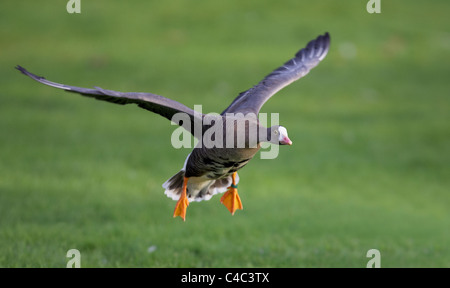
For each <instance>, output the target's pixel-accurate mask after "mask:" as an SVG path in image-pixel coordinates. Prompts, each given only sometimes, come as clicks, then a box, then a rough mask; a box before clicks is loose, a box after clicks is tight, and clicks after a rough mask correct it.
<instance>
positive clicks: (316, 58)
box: [16, 32, 330, 221]
mask: <svg viewBox="0 0 450 288" xmlns="http://www.w3.org/2000/svg"><path fill="white" fill-rule="evenodd" d="M329 46H330V36H329V34H328V32H327V33H325V34H323V35H320V36H318V37H317V38H316V39H314V40H311V41H310V42H309V43H308V44H307V45H306V47H305V48H303V49H301V50H300V51H298V52H297V53H296V54H295V57H294V58H292V59H290V60H289V61H287V62H286V63H285V64H284V65H282V66H280V67H279V68H277V69H275V70H274V71H272V72H271V73H270V74H269V75H267V76H266V77H264V78H263V80H261V81H260V82H259V83H258V84H256V85H255V86H253V87H252V88H250V89H249V90H247V91H245V92H242V93H240V94H239V95H238V96H237V97H236V98H235V99H234V100H233V101H232V102H231V104H230V105H229V106H228V107H227V108H226V109H225V110H224V111H223V112H222V113H221V114H211V115H210V114H203V113H198V112H197V111H195V110H193V109H190V108H188V107H187V106H185V105H183V104H181V103H179V102H177V101H174V100H171V99H169V98H166V97H163V96H160V95H156V94H152V93H142V92H118V91H113V90H107V89H102V88H100V87H96V86H94V88H93V89H90V88H82V87H76V86H70V85H65V84H60V83H56V82H51V81H49V80H46V79H45V78H44V77H40V76H37V75H35V74H33V73H31V72H29V71H27V70H26V69H25V68H23V67H21V66H16V69H18V70H19V71H20V72H22V73H23V74H25V75H27V76H29V77H31V78H32V79H34V80H36V81H38V82H40V83H42V84H45V85H48V86H51V87H55V88H59V89H62V90H65V91H67V92H73V93H78V94H81V95H83V96H87V97H92V98H95V99H98V100H103V101H107V102H112V103H115V104H121V105H124V104H136V105H138V106H139V107H141V108H143V109H146V110H149V111H151V112H154V113H157V114H159V115H161V116H163V117H165V118H167V119H169V120H171V121H173V122H175V123H176V124H178V125H180V126H181V127H183V128H184V129H186V130H187V131H189V132H190V133H191V134H192V135H193V136H194V137H195V138H197V139H198V140H199V141H198V144H197V145H196V146H195V147H194V148H193V150H192V151H191V153H190V154H189V155H188V156H187V158H186V160H185V161H184V165H183V168H182V169H181V170H180V171H179V172H178V173H176V174H175V175H173V176H172V177H171V178H169V179H168V180H167V181H166V182H165V183H164V184H163V185H162V187H163V188H164V189H165V192H164V193H165V194H166V195H167V196H168V197H169V198H172V199H173V200H176V201H177V203H176V205H175V210H174V213H173V217H177V216H180V217H181V218H182V219H183V221H185V220H186V209H187V207H188V205H189V202H191V201H202V200H209V199H211V197H212V196H214V195H215V194H219V193H224V194H223V196H222V197H221V198H220V202H221V203H222V204H223V205H224V206H225V207H226V208H227V209H228V210H229V211H230V213H231V214H232V215H234V213H235V211H236V210H238V209H239V210H242V209H243V205H242V202H241V199H240V197H239V194H238V193H237V187H238V186H237V185H238V183H239V176H238V174H237V171H238V170H239V169H241V168H242V167H244V166H245V165H246V164H247V163H248V162H249V161H250V160H251V159H252V158H253V156H254V155H255V154H256V153H257V152H258V151H259V149H260V148H261V143H264V142H268V143H272V144H276V145H292V141H291V140H290V139H289V137H288V133H287V129H286V128H285V127H283V126H280V125H274V126H272V127H263V125H261V124H260V123H259V121H258V118H257V115H258V114H259V111H260V109H261V107H262V106H263V105H264V103H265V102H266V101H267V100H269V98H271V97H272V96H273V95H274V94H275V93H277V92H278V91H279V90H281V89H282V88H284V87H285V86H287V85H289V84H290V83H292V82H294V81H296V80H298V79H300V78H302V77H303V76H305V75H306V74H308V73H309V71H310V70H311V69H312V68H314V67H316V66H317V65H318V64H319V62H320V61H322V60H323V59H324V58H325V56H326V55H327V53H328V49H329ZM237 115H244V117H238V116H237ZM178 116H180V117H178ZM247 116H248V117H247ZM177 117H178V118H177ZM176 119H178V120H176ZM195 127H200V128H201V133H198V132H195V129H194V128H195ZM213 128H214V129H213ZM210 130H214V131H213V132H211V131H210ZM250 131H252V133H250ZM207 134H208V137H205V136H206V135H207ZM218 140H221V141H218ZM238 142H239V143H238ZM217 143H219V144H220V143H222V144H223V143H226V144H227V145H225V147H224V146H223V145H217Z"/></svg>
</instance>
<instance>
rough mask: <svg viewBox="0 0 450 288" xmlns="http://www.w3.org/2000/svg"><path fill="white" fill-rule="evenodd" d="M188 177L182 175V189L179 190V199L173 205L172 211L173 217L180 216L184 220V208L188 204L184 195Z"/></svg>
mask: <svg viewBox="0 0 450 288" xmlns="http://www.w3.org/2000/svg"><path fill="white" fill-rule="evenodd" d="M188 179H189V178H186V177H184V182H183V191H182V192H181V196H180V199H179V200H178V202H177V205H176V206H175V211H174V212H173V217H177V216H180V217H181V218H182V219H183V221H186V208H187V207H188V206H189V201H188V199H187V197H186V185H187V182H188Z"/></svg>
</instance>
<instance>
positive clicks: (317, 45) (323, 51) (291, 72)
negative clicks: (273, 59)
mask: <svg viewBox="0 0 450 288" xmlns="http://www.w3.org/2000/svg"><path fill="white" fill-rule="evenodd" d="M329 47H330V35H329V34H328V33H325V34H324V35H321V36H319V37H317V38H316V39H315V40H312V41H310V42H309V43H308V45H307V46H306V47H305V48H303V49H302V50H300V51H298V52H297V54H295V57H294V58H292V59H291V60H289V61H288V62H286V63H285V64H284V65H283V66H281V67H279V68H278V69H276V70H274V71H273V72H272V73H270V74H269V75H267V76H266V77H265V78H264V79H263V80H262V81H261V82H259V83H258V84H257V85H256V86H254V87H253V88H251V89H249V90H247V91H245V92H242V93H241V94H239V96H238V97H236V99H234V101H233V102H232V103H231V105H230V106H228V108H227V109H225V111H223V112H222V115H225V113H238V112H239V113H243V114H247V113H254V114H258V113H259V110H260V109H261V107H262V106H263V105H264V103H266V101H267V100H269V98H270V97H272V95H274V94H275V93H277V92H278V91H279V90H281V89H282V88H283V87H285V86H287V85H289V84H291V83H292V82H294V81H296V80H298V79H300V78H302V77H303V76H305V75H306V74H308V73H309V71H310V70H311V69H312V68H314V67H316V66H317V65H318V64H319V62H320V61H322V60H323V59H324V58H325V56H326V55H327V53H328V48H329Z"/></svg>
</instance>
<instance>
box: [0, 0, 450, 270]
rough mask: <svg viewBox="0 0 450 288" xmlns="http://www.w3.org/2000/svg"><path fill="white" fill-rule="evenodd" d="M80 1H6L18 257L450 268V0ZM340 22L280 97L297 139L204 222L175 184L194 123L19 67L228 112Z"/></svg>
mask: <svg viewBox="0 0 450 288" xmlns="http://www.w3.org/2000/svg"><path fill="white" fill-rule="evenodd" d="M81 2H82V13H81V14H79V15H69V14H68V13H67V12H66V10H65V4H66V3H65V1H62V2H61V3H59V4H57V3H55V1H34V2H30V3H28V2H27V3H26V4H25V3H19V2H18V1H4V2H3V3H2V4H0V6H1V9H0V39H1V41H0V87H1V90H0V131H1V141H0V267H65V266H66V263H67V261H68V258H66V252H67V251H68V250H69V249H71V248H76V249H78V250H80V252H81V255H82V258H81V266H82V267H365V266H366V263H367V261H368V260H369V259H368V258H366V253H367V251H368V250H369V249H372V248H376V249H378V250H380V252H381V265H382V267H450V248H449V246H448V243H449V242H450V229H449V227H450V197H449V191H450V165H449V163H450V134H449V131H450V117H449V116H450V99H449V96H448V95H449V92H450V83H449V81H448V76H449V75H450V66H449V65H448V63H449V62H450V53H449V52H450V31H449V26H448V17H447V13H448V11H449V10H450V2H448V1H444V0H442V1H438V0H433V1H428V2H426V3H425V2H424V1H406V0H403V1H401V0H399V1H381V2H382V13H381V14H379V15H375V14H373V15H371V14H368V13H367V12H366V10H365V6H366V3H367V1H347V2H345V3H344V2H343V1H332V0H327V1H316V2H317V3H315V2H314V3H312V2H311V1H309V2H307V1H298V0H296V1H268V0H267V1H248V2H245V3H243V1H220V2H219V1H195V3H196V4H193V2H191V1H181V0H169V1H158V2H157V1H133V3H128V2H127V3H125V2H124V3H120V4H119V3H111V1H94V2H95V3H91V2H93V1H84V0H82V1H81ZM325 31H329V32H330V34H331V37H332V47H331V50H330V52H329V54H328V56H327V58H326V59H325V60H324V61H323V62H322V63H321V64H320V65H319V66H318V67H317V68H316V69H314V70H313V71H312V72H311V73H310V74H309V75H308V76H307V77H306V78H304V79H302V80H300V81H299V82H297V83H294V84H292V85H291V86H289V87H288V88H285V89H284V90H283V91H281V92H279V93H278V94H277V95H276V96H275V97H274V98H272V99H271V100H270V101H269V102H268V103H267V104H266V105H265V106H264V108H263V111H262V112H279V113H280V121H281V124H282V125H283V126H285V127H287V129H288V131H289V136H290V138H291V139H292V140H293V141H294V145H293V146H292V147H281V149H280V155H279V157H278V158H276V159H274V160H261V159H257V158H258V157H257V158H255V159H254V160H252V161H251V163H250V164H249V165H248V166H246V167H245V168H244V169H242V170H240V177H241V182H240V183H239V189H240V190H239V192H240V195H241V199H242V201H243V205H244V210H243V211H238V212H236V214H235V215H234V216H231V215H230V214H229V212H228V211H227V210H226V208H225V207H223V206H222V205H221V204H220V201H219V199H220V197H218V196H215V197H213V198H212V199H211V200H210V201H207V202H200V203H192V204H191V205H190V206H189V208H188V215H187V220H186V222H185V223H183V222H182V221H181V220H180V219H179V218H178V219H173V218H172V212H173V208H174V205H175V202H174V201H172V200H170V199H169V198H167V197H166V196H165V195H164V194H163V190H162V188H161V184H162V183H163V182H164V181H165V180H166V179H167V178H169V177H170V176H172V175H173V174H174V173H176V172H177V171H178V170H179V169H180V168H181V167H182V165H183V162H184V159H185V157H186V155H187V154H188V153H189V150H188V149H181V150H175V149H173V148H172V147H171V145H170V135H171V133H172V131H173V130H174V129H175V126H171V125H170V123H169V122H168V121H167V120H166V119H164V118H162V117H159V116H157V115H154V114H151V113H148V112H147V111H145V110H141V109H138V108H137V107H134V106H131V107H126V106H118V105H117V106H116V105H112V104H109V103H104V102H100V101H94V100H92V99H87V98H83V97H79V96H77V95H72V94H69V93H65V92H62V91H59V90H57V89H52V88H50V87H45V86H43V85H39V84H38V83H36V82H33V81H31V80H30V79H27V78H25V77H24V76H23V75H21V74H20V73H19V72H18V71H15V70H14V69H13V67H14V66H15V65H17V64H20V65H23V66H24V67H26V68H27V69H29V70H30V71H32V72H34V73H37V74H38V75H44V76H46V77H47V78H49V79H50V80H54V81H56V82H63V83H67V84H72V85H77V86H84V87H92V86H100V87H103V88H109V89H115V90H122V91H148V92H153V93H157V94H160V95H164V96H167V97H170V98H173V99H175V100H178V101H180V102H182V103H184V104H186V105H188V106H190V107H193V105H194V104H203V105H204V106H203V111H204V112H212V111H215V112H220V111H221V110H222V109H223V108H224V107H226V106H227V105H228V103H230V102H231V101H232V99H233V98H234V97H235V96H236V95H237V94H238V93H239V92H241V91H243V90H246V89H248V88H249V87H251V86H252V85H254V84H256V83H257V82H258V81H259V80H260V79H261V78H262V77H263V76H265V75H266V74H268V73H269V72H270V71H271V70H272V69H274V68H276V67H277V66H279V65H280V64H282V63H284V61H286V60H288V59H289V58H290V57H291V56H292V55H293V54H294V53H295V52H296V51H297V50H298V49H300V48H301V47H303V46H304V45H305V44H306V43H307V42H308V41H309V40H311V39H313V38H315V37H316V36H317V35H319V34H322V33H323V32H325ZM352 50H353V51H354V52H356V54H352ZM348 51H350V52H348ZM151 246H156V250H155V251H154V252H152V253H149V252H148V248H149V247H151Z"/></svg>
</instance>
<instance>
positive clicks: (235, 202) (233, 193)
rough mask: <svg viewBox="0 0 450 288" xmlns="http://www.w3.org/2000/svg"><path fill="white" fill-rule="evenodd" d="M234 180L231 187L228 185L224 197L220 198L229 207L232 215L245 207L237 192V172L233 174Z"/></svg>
mask: <svg viewBox="0 0 450 288" xmlns="http://www.w3.org/2000/svg"><path fill="white" fill-rule="evenodd" d="M231 178H232V179H233V182H232V184H231V186H230V187H228V190H227V192H225V194H223V196H222V198H220V202H221V203H222V204H223V205H225V207H227V209H228V210H229V211H230V213H231V215H234V212H235V211H236V210H237V209H241V210H242V209H243V207H242V202H241V198H239V195H238V193H237V185H236V172H234V173H233V175H231Z"/></svg>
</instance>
